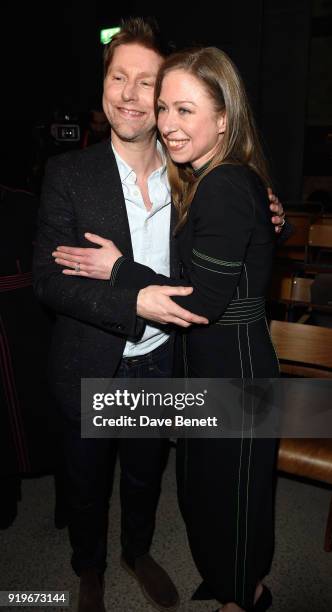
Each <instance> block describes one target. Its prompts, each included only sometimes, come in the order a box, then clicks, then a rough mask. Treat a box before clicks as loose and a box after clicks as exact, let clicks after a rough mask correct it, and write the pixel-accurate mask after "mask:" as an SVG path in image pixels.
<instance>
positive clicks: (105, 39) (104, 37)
mask: <svg viewBox="0 0 332 612" xmlns="http://www.w3.org/2000/svg"><path fill="white" fill-rule="evenodd" d="M120 30H121V28H119V27H116V28H107V29H106V30H100V42H101V44H102V45H108V43H109V42H111V40H112V38H113V36H115V34H117V33H118V32H120Z"/></svg>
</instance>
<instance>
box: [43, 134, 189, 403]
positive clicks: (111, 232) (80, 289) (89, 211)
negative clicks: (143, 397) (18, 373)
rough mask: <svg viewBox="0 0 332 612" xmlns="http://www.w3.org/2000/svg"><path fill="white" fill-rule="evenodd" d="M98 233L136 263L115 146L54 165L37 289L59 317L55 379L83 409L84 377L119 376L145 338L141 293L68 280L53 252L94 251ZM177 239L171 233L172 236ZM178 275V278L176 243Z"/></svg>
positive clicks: (61, 394) (47, 186)
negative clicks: (92, 238) (128, 347)
mask: <svg viewBox="0 0 332 612" xmlns="http://www.w3.org/2000/svg"><path fill="white" fill-rule="evenodd" d="M85 232H92V233H94V234H99V235H100V236H102V237H104V238H107V239H109V240H113V241H114V242H115V244H116V245H117V246H118V247H119V249H120V250H121V251H122V252H123V254H124V255H125V256H127V257H129V258H132V256H133V252H132V245H131V238H130V230H129V224H128V218H127V212H126V205H125V200H124V196H123V191H122V185H121V180H120V176H119V173H118V168H117V164H116V161H115V157H114V154H113V151H112V147H111V143H110V141H108V142H104V143H101V144H98V145H95V146H92V147H88V148H87V149H84V150H81V151H74V152H70V153H66V154H64V155H61V156H57V157H53V158H51V159H50V160H49V162H48V165H47V169H46V175H45V180H44V186H43V192H42V203H41V210H40V215H39V230H38V235H37V244H36V249H35V256H34V287H35V292H36V294H37V296H38V297H39V299H40V300H41V301H42V302H44V303H45V304H47V305H48V306H49V307H50V308H51V309H52V310H53V311H55V312H56V325H55V331H54V337H53V345H52V350H51V360H50V374H51V380H52V383H53V390H54V391H55V393H56V395H57V396H58V398H59V399H60V400H61V401H63V402H66V403H68V402H69V403H70V404H71V405H73V404H74V405H75V406H77V403H79V391H80V379H81V378H82V377H109V376H112V375H113V374H114V372H115V370H116V368H117V366H118V364H119V361H120V359H121V357H122V353H123V349H124V345H125V342H126V340H127V338H130V339H135V338H139V337H140V336H141V334H142V333H143V331H144V321H143V320H142V319H140V318H139V317H137V316H136V299H137V293H138V289H136V288H131V289H117V288H114V287H112V286H111V284H110V283H109V282H108V281H103V280H93V279H87V278H83V277H82V278H80V277H75V276H66V275H64V274H62V268H61V267H60V266H58V265H57V264H55V263H54V259H53V257H52V251H54V250H55V248H56V247H57V246H60V245H70V246H81V247H87V246H89V247H91V243H90V242H88V241H87V240H86V239H85V238H84V233H85ZM170 235H171V233H170ZM170 242H171V244H170V249H171V274H172V276H174V275H175V276H176V275H177V271H176V264H175V258H174V248H173V240H172V239H171V240H170Z"/></svg>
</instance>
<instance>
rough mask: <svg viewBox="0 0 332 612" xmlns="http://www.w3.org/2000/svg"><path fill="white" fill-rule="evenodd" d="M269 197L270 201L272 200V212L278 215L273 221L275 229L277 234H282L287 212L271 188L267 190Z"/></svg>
mask: <svg viewBox="0 0 332 612" xmlns="http://www.w3.org/2000/svg"><path fill="white" fill-rule="evenodd" d="M267 192H268V195H269V200H270V210H271V211H272V212H273V213H276V214H275V215H274V216H273V217H272V219H271V221H272V223H273V224H274V226H275V227H274V229H275V232H276V233H277V234H280V232H281V230H282V228H283V225H284V223H285V211H284V209H283V205H282V204H281V202H279V200H278V198H277V196H276V195H274V193H273V192H272V189H271V187H268V189H267Z"/></svg>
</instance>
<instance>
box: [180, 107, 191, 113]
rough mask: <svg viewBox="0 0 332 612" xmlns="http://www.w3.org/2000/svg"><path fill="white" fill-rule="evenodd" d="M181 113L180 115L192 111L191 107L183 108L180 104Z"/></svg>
mask: <svg viewBox="0 0 332 612" xmlns="http://www.w3.org/2000/svg"><path fill="white" fill-rule="evenodd" d="M179 113H180V115H184V114H185V113H190V110H189V108H183V107H182V106H180V108H179Z"/></svg>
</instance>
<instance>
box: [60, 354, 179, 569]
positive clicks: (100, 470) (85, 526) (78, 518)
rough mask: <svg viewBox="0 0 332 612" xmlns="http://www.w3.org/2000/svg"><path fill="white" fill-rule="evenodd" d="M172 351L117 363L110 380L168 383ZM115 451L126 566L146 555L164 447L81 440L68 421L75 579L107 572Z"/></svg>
mask: <svg viewBox="0 0 332 612" xmlns="http://www.w3.org/2000/svg"><path fill="white" fill-rule="evenodd" d="M172 349H173V347H172V345H171V343H170V342H166V343H165V344H163V345H162V346H161V347H159V348H157V349H156V350H155V351H152V352H151V353H148V354H147V355H142V356H141V357H137V358H136V357H135V358H129V359H122V361H121V363H120V365H119V368H118V370H117V372H116V373H115V375H114V377H115V378H163V377H165V378H167V377H171V375H172V361H173V350H172ZM117 449H118V450H119V456H120V465H121V488H120V491H121V543H122V549H123V554H124V556H125V558H126V560H127V562H128V563H131V564H132V563H133V561H134V559H135V558H136V557H138V556H140V555H143V554H145V553H147V552H148V551H149V548H150V545H151V540H152V536H153V531H154V526H155V515H156V508H157V504H158V500H159V495H160V488H161V478H162V473H163V469H164V467H165V464H166V460H167V455H168V449H169V443H168V440H162V439H123V440H119V441H118V442H117V440H115V439H98V440H97V439H83V438H81V437H80V428H79V426H74V425H73V422H71V421H68V425H67V427H66V459H67V472H68V477H69V508H70V511H69V535H70V541H71V545H72V548H73V556H72V566H73V569H74V571H75V572H76V574H78V575H80V573H81V572H82V570H83V569H87V568H89V567H95V568H97V570H98V571H99V572H100V573H101V574H102V573H103V572H104V571H105V568H106V556H107V527H108V507H109V498H110V494H111V489H112V483H113V473H114V466H115V460H116V453H117Z"/></svg>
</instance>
